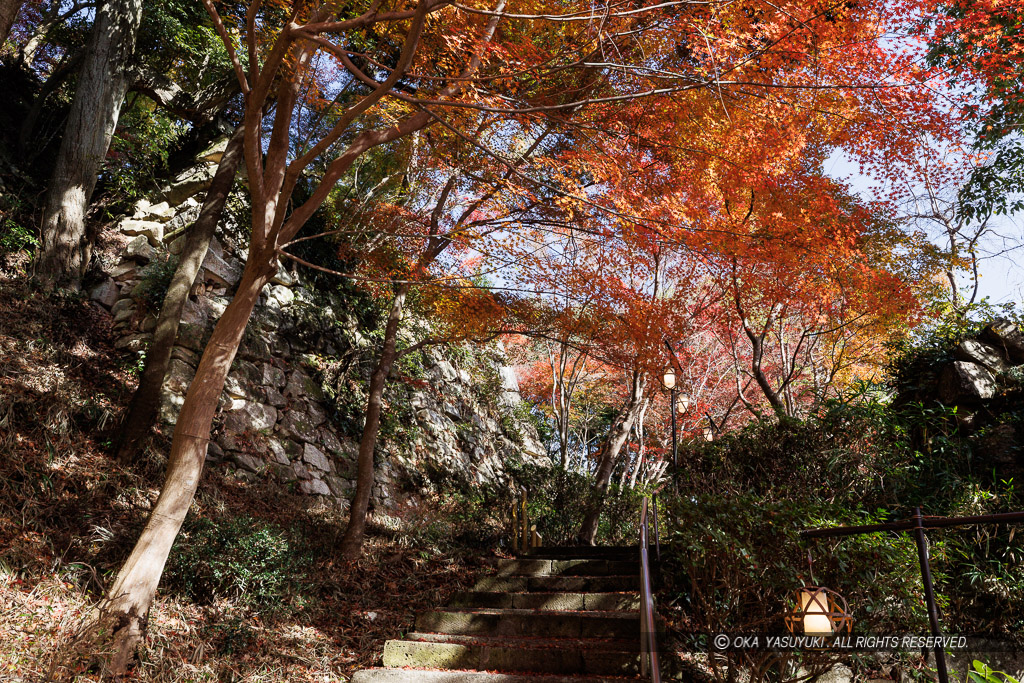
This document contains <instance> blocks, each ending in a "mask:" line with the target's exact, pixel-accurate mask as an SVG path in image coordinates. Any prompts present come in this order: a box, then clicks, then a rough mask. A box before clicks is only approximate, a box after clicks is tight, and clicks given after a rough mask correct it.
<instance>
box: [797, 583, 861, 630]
mask: <svg viewBox="0 0 1024 683" xmlns="http://www.w3.org/2000/svg"><path fill="white" fill-rule="evenodd" d="M852 627H853V617H851V616H850V614H849V607H848V606H847V604H846V600H844V599H843V596H841V595H839V593H836V592H835V591H833V590H829V589H828V588H821V587H818V586H805V587H803V588H801V589H800V590H798V591H797V593H796V605H795V606H794V608H793V611H792V612H790V614H789V615H787V616H786V628H787V629H789V632H790V633H793V634H796V635H807V636H832V635H836V634H837V633H840V632H841V631H846V632H847V633H849V632H850V629H851V628H852Z"/></svg>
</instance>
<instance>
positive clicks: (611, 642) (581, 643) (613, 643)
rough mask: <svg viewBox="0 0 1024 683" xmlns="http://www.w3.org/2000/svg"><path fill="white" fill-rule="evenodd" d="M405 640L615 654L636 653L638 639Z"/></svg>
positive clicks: (447, 636)
mask: <svg viewBox="0 0 1024 683" xmlns="http://www.w3.org/2000/svg"><path fill="white" fill-rule="evenodd" d="M405 640H417V641H420V642H424V643H462V644H467V643H468V644H471V645H501V646H510V647H511V646H513V645H515V646H516V647H564V648H569V647H572V648H578V649H583V650H601V649H607V650H610V651H613V652H632V653H636V651H637V646H638V639H637V638H632V637H631V638H531V637H528V636H521V637H516V636H501V637H491V636H460V635H456V634H452V633H419V632H417V631H413V632H412V633H407V634H406V635H405Z"/></svg>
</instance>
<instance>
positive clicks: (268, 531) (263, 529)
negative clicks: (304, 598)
mask: <svg viewBox="0 0 1024 683" xmlns="http://www.w3.org/2000/svg"><path fill="white" fill-rule="evenodd" d="M293 546H294V543H293V542H292V541H291V540H290V538H289V535H288V534H287V533H286V532H285V531H284V530H282V529H279V528H276V527H274V526H271V525H268V524H264V523H262V522H260V521H258V520H255V519H252V518H250V517H246V516H240V517H228V518H224V519H219V520H212V519H208V518H205V517H195V518H190V519H189V520H188V521H186V523H185V525H184V527H183V528H182V532H181V534H179V536H178V539H177V541H176V542H175V546H174V549H173V550H172V552H171V556H170V558H169V560H168V565H167V571H166V574H165V576H166V581H167V585H168V586H169V587H170V588H172V589H173V590H177V591H179V592H181V593H183V594H184V595H187V596H188V597H190V598H191V599H193V600H195V601H196V602H199V603H210V602H214V601H216V600H219V599H231V600H235V601H237V602H240V603H247V604H250V605H253V606H255V607H273V606H275V605H279V604H281V603H282V602H283V601H284V599H285V598H286V596H287V594H288V592H289V590H288V589H289V588H290V587H292V586H293V585H294V583H295V582H296V581H298V580H301V571H300V570H301V563H300V561H299V557H298V553H297V552H296V551H295V548H294V547H293Z"/></svg>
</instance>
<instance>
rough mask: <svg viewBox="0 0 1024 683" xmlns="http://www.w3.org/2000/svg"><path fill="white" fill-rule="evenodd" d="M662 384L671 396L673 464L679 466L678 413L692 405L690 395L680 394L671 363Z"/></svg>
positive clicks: (666, 369)
mask: <svg viewBox="0 0 1024 683" xmlns="http://www.w3.org/2000/svg"><path fill="white" fill-rule="evenodd" d="M661 383H662V386H664V387H665V389H667V390H668V392H669V396H670V402H671V406H670V407H669V412H671V413H672V465H673V466H674V467H679V428H678V427H676V413H677V412H678V413H679V414H680V415H682V414H683V413H685V412H686V411H687V409H688V408H689V407H690V397H689V395H687V394H679V393H678V390H677V389H676V371H675V368H673V367H672V366H671V365H669V366H668V367H667V368H665V373H664V374H663V375H662V377H661Z"/></svg>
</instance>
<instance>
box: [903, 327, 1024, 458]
mask: <svg viewBox="0 0 1024 683" xmlns="http://www.w3.org/2000/svg"><path fill="white" fill-rule="evenodd" d="M935 400H938V401H940V402H941V403H943V404H944V405H946V406H949V407H955V408H956V419H957V421H958V422H959V424H960V426H961V428H962V429H963V430H964V431H965V433H966V434H968V435H969V436H970V437H971V440H972V442H973V444H974V450H975V451H976V453H977V455H978V456H980V457H981V458H982V460H984V461H986V462H987V463H989V464H991V465H992V466H994V467H996V468H998V469H1001V470H1002V472H1001V474H1004V475H1011V476H1012V475H1013V474H1016V473H1017V470H1024V425H1022V424H1021V422H1020V418H1019V417H1018V418H1014V417H1013V416H1014V415H1021V414H1024V333H1022V332H1021V331H1020V330H1019V329H1017V326H1016V325H1014V324H1013V323H1012V322H1010V321H1008V320H995V321H993V322H992V323H990V324H988V325H986V326H985V327H984V328H982V330H981V331H980V332H979V333H978V334H976V335H973V336H972V337H969V338H966V339H963V340H961V341H960V342H959V343H958V344H957V345H956V346H955V347H953V348H952V349H951V350H950V352H949V353H948V354H946V360H943V361H939V362H937V363H935V364H934V365H932V366H928V367H922V368H920V369H919V370H918V371H917V372H916V374H915V376H914V377H913V383H911V382H909V381H908V382H905V384H904V386H902V387H901V388H900V392H899V396H898V398H897V403H898V404H899V403H907V402H910V401H920V402H922V403H925V404H928V403H929V402H932V401H935ZM1008 416H1009V417H1008Z"/></svg>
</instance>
